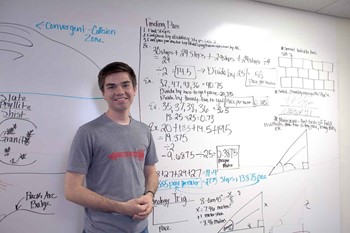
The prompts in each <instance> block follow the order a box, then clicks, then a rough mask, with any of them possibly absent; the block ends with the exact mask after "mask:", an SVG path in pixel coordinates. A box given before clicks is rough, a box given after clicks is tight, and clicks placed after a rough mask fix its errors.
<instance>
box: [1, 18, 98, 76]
mask: <svg viewBox="0 0 350 233" xmlns="http://www.w3.org/2000/svg"><path fill="white" fill-rule="evenodd" d="M1 27H2V28H3V29H1V30H0V36H1V35H2V36H1V37H0V42H3V43H5V44H6V43H8V44H14V45H18V47H17V48H16V47H15V48H11V49H3V48H0V50H2V51H5V52H12V53H15V54H17V57H14V58H13V60H16V59H19V58H22V57H23V56H24V54H23V53H22V52H21V46H24V47H33V46H34V44H33V42H32V41H31V40H30V39H28V38H27V37H24V36H22V35H21V34H20V33H23V32H24V33H25V34H27V35H28V37H30V35H31V34H32V32H31V31H34V32H35V33H37V34H39V35H40V36H42V37H44V38H46V39H48V40H50V41H52V42H55V43H58V44H60V45H63V46H65V47H67V48H69V49H72V50H74V51H75V52H77V53H79V54H80V55H82V56H83V57H85V58H86V59H88V60H89V61H90V62H92V63H93V64H94V65H95V66H96V67H97V68H98V69H99V67H98V65H97V64H96V63H95V62H94V61H93V60H91V59H90V58H89V57H88V56H86V55H85V54H83V53H82V52H80V51H79V50H77V49H75V48H73V47H71V46H69V45H66V44H64V43H62V42H59V41H57V40H54V39H51V38H49V37H47V36H45V35H44V34H41V33H40V32H39V31H37V30H35V29H33V28H31V27H28V26H25V25H22V24H16V23H6V22H0V28H1ZM9 29H10V30H9ZM13 29H14V30H13ZM12 31H13V32H12ZM17 49H18V50H19V51H18V50H17Z"/></svg>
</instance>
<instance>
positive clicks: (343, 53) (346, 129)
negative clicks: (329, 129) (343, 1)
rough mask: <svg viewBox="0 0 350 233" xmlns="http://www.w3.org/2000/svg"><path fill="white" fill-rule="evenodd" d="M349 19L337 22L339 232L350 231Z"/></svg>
mask: <svg viewBox="0 0 350 233" xmlns="http://www.w3.org/2000/svg"><path fill="white" fill-rule="evenodd" d="M349 40H350V21H349V20H347V19H339V20H338V22H337V54H338V56H337V64H338V77H339V148H340V150H339V155H340V203H341V205H340V206H341V220H342V224H341V226H342V228H341V232H349V231H350V223H349V221H348V219H349V218H350V200H349V195H350V187H349V177H350V171H349V165H350V156H349V155H350V145H349V141H350V125H349V117H350V115H349V101H350V93H349V89H350V79H349V77H350V69H349V61H350V47H349V46H348V45H347V41H349Z"/></svg>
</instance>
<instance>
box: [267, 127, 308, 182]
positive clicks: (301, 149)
mask: <svg viewBox="0 0 350 233" xmlns="http://www.w3.org/2000/svg"><path fill="white" fill-rule="evenodd" d="M304 169H309V155H308V138H307V130H305V131H304V132H303V133H302V134H301V135H300V136H299V137H298V138H297V139H296V140H295V141H294V142H293V143H292V145H291V146H290V147H289V148H288V149H287V151H286V152H285V153H284V155H283V156H282V158H281V160H280V161H279V162H278V163H277V164H276V166H274V168H273V169H272V170H271V172H270V174H269V175H270V176H271V175H276V174H280V173H283V172H288V171H294V170H304Z"/></svg>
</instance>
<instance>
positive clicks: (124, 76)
mask: <svg viewBox="0 0 350 233" xmlns="http://www.w3.org/2000/svg"><path fill="white" fill-rule="evenodd" d="M98 83H99V87H100V90H101V92H102V94H103V97H104V99H105V101H106V102H107V104H108V110H107V112H106V113H104V114H102V115H101V116H100V117H98V118H96V119H95V120H92V121H91V122H89V123H86V124H84V125H83V126H81V127H80V128H79V129H78V131H77V133H76V135H75V137H74V140H73V142H72V146H71V151H70V155H69V160H68V166H67V172H66V176H65V196H66V198H67V199H68V200H69V201H72V202H74V203H77V204H79V205H82V206H84V207H85V214H84V231H83V232H86V233H117V232H118V233H119V232H130V233H141V232H142V233H147V232H148V230H147V225H148V222H147V217H148V215H149V214H150V213H151V211H152V209H153V197H154V194H155V192H156V191H157V187H158V176H157V174H156V167H155V164H156V163H157V162H158V158H157V155H156V149H155V145H154V141H153V138H152V135H151V132H150V130H149V128H148V126H147V125H145V124H144V123H141V122H139V121H136V120H135V119H133V118H132V117H131V116H130V106H131V104H132V102H133V99H134V97H135V95H136V75H135V73H134V71H133V69H132V68H131V67H130V66H129V65H127V64H125V63H122V62H113V63H111V64H108V65H107V66H105V67H104V68H103V69H102V70H101V71H100V72H99V75H98ZM85 180H86V186H85V185H84V181H85Z"/></svg>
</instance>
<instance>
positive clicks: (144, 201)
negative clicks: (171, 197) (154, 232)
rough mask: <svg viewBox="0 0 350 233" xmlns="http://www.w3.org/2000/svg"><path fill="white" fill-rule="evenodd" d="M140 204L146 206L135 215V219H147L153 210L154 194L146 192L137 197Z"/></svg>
mask: <svg viewBox="0 0 350 233" xmlns="http://www.w3.org/2000/svg"><path fill="white" fill-rule="evenodd" d="M137 201H138V202H139V204H140V205H142V206H143V207H145V209H144V211H142V212H139V213H137V214H135V215H134V216H133V219H145V218H147V217H148V215H149V214H150V213H151V212H152V209H153V194H152V193H146V194H145V195H143V196H141V197H140V198H138V199H137Z"/></svg>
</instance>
